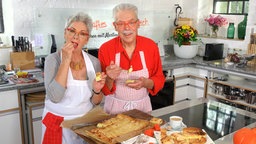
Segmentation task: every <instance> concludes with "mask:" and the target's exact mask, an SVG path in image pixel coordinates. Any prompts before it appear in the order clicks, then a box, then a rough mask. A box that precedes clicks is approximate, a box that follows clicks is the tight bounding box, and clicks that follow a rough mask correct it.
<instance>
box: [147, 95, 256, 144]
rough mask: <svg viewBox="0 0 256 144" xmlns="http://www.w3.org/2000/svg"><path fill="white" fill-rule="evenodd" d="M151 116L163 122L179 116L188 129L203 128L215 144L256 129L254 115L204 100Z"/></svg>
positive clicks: (172, 107)
mask: <svg viewBox="0 0 256 144" xmlns="http://www.w3.org/2000/svg"><path fill="white" fill-rule="evenodd" d="M201 111H203V112H201ZM151 115H153V116H155V117H160V118H163V119H164V120H165V121H169V117H170V116H171V115H179V116H181V117H183V122H184V123H185V124H186V125H187V126H188V127H190V126H195V127H200V128H203V129H204V130H205V131H206V132H207V134H208V135H209V136H210V137H211V139H212V140H213V141H214V142H215V143H216V144H230V143H232V142H233V135H234V133H235V131H236V130H238V129H240V128H242V127H248V128H253V127H256V114H255V113H252V112H248V111H245V110H242V109H239V108H236V107H232V106H229V105H226V104H223V103H219V102H217V101H211V100H208V99H204V98H200V99H195V100H189V101H183V102H180V103H177V104H175V105H172V106H168V107H164V108H161V109H157V110H154V111H152V112H151Z"/></svg>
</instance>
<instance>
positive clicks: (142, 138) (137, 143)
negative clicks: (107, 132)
mask: <svg viewBox="0 0 256 144" xmlns="http://www.w3.org/2000/svg"><path fill="white" fill-rule="evenodd" d="M142 143H143V144H144V143H145V144H148V143H152V144H157V141H156V139H155V138H153V137H150V136H147V135H144V134H140V135H138V136H135V137H133V138H130V139H128V140H126V141H123V142H122V143H121V144H142Z"/></svg>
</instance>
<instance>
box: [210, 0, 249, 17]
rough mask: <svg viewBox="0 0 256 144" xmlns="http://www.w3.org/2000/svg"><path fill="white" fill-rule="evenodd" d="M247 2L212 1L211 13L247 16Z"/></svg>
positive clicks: (239, 0)
mask: <svg viewBox="0 0 256 144" xmlns="http://www.w3.org/2000/svg"><path fill="white" fill-rule="evenodd" d="M248 10H249V0H214V1H213V13H215V14H229V15H245V14H248Z"/></svg>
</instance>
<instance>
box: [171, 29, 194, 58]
mask: <svg viewBox="0 0 256 144" xmlns="http://www.w3.org/2000/svg"><path fill="white" fill-rule="evenodd" d="M197 35H198V32H197V30H196V29H194V28H193V27H192V26H190V25H182V26H178V27H176V28H175V30H174V32H173V36H171V39H173V40H174V41H175V44H174V53H175V55H176V56H178V57H180V58H193V57H195V56H196V54H197V50H198V46H197V44H191V42H195V41H197Z"/></svg>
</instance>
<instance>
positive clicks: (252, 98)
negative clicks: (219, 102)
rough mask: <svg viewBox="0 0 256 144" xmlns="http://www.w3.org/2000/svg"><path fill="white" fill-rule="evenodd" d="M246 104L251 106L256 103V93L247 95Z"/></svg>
mask: <svg viewBox="0 0 256 144" xmlns="http://www.w3.org/2000/svg"><path fill="white" fill-rule="evenodd" d="M245 102H247V103H249V104H254V103H256V93H255V92H251V93H247V94H246V95H245Z"/></svg>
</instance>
